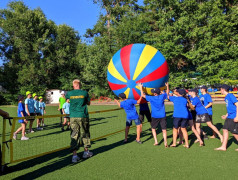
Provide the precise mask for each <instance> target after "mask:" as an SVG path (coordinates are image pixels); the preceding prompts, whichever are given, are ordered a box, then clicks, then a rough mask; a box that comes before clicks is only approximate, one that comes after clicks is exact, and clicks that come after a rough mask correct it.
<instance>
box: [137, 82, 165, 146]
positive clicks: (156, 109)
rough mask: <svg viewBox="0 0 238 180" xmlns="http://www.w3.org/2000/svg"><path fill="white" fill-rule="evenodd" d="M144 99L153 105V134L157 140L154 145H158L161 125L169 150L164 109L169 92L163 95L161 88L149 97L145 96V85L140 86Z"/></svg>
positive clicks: (153, 90)
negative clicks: (157, 130) (157, 129)
mask: <svg viewBox="0 0 238 180" xmlns="http://www.w3.org/2000/svg"><path fill="white" fill-rule="evenodd" d="M139 87H140V90H141V94H142V97H143V98H145V99H146V101H149V102H150V105H151V129H152V134H153V137H154V140H155V143H154V145H155V146H156V145H158V140H157V134H156V128H157V126H158V125H159V123H160V126H161V129H162V132H163V138H164V146H165V147H166V148H167V147H168V144H167V130H166V129H167V122H166V113H165V107H164V100H165V99H166V98H167V94H168V93H169V90H168V89H167V92H166V93H164V94H162V93H161V91H160V89H159V88H155V89H152V90H151V92H152V93H153V94H154V96H149V95H146V94H143V85H142V84H139Z"/></svg>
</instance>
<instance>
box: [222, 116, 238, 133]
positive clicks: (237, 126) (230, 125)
mask: <svg viewBox="0 0 238 180" xmlns="http://www.w3.org/2000/svg"><path fill="white" fill-rule="evenodd" d="M223 129H226V130H228V131H230V132H231V133H232V134H238V123H237V122H234V119H228V118H227V119H226V120H225V123H224V126H223Z"/></svg>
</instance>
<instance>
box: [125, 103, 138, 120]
mask: <svg viewBox="0 0 238 180" xmlns="http://www.w3.org/2000/svg"><path fill="white" fill-rule="evenodd" d="M135 104H137V101H136V100H134V99H127V100H125V101H122V102H121V103H120V106H121V108H123V109H124V110H125V112H126V118H127V119H128V120H135V119H138V118H139V116H138V114H137V111H136V107H135Z"/></svg>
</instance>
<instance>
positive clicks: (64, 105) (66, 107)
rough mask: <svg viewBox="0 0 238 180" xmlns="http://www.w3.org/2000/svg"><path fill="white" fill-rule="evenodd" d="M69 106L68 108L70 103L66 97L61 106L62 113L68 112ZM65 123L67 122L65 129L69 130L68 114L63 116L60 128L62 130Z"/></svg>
mask: <svg viewBox="0 0 238 180" xmlns="http://www.w3.org/2000/svg"><path fill="white" fill-rule="evenodd" d="M69 108H70V103H69V99H68V98H67V99H66V102H65V103H64V104H63V106H62V111H63V114H69V113H70V112H69ZM67 119H68V123H67ZM66 123H67V129H66V130H69V126H70V117H69V116H65V117H64V122H63V123H62V128H61V130H62V131H64V126H65V125H66Z"/></svg>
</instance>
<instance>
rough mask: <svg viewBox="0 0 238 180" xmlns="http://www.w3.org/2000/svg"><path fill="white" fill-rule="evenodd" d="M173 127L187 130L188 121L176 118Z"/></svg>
mask: <svg viewBox="0 0 238 180" xmlns="http://www.w3.org/2000/svg"><path fill="white" fill-rule="evenodd" d="M173 125H174V128H175V129H178V128H179V127H181V128H186V127H187V126H188V119H185V118H174V121H173Z"/></svg>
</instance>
